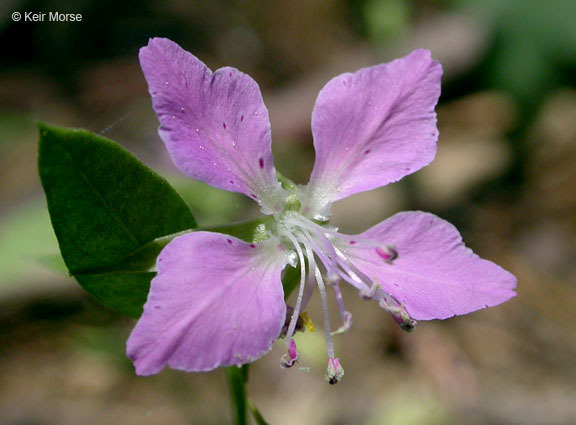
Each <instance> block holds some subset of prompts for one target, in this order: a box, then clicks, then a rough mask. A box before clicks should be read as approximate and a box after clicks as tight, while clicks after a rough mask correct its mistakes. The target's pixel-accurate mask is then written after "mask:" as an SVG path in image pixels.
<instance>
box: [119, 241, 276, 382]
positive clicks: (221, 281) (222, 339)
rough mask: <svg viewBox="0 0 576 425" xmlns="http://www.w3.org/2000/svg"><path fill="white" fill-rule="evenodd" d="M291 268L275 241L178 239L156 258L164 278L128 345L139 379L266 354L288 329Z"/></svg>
mask: <svg viewBox="0 0 576 425" xmlns="http://www.w3.org/2000/svg"><path fill="white" fill-rule="evenodd" d="M286 262H287V256H286V252H285V251H284V250H283V249H282V248H280V247H278V244H277V243H276V242H274V241H273V240H270V239H269V240H267V241H265V242H263V243H260V244H256V245H254V244H248V243H245V242H243V241H241V240H239V239H236V238H234V237H232V236H227V235H222V234H219V233H211V232H194V233H189V234H186V235H183V236H180V237H178V238H176V239H174V240H173V241H172V242H170V243H169V244H168V245H167V246H166V248H164V250H163V251H162V252H161V253H160V256H159V257H158V260H157V269H158V275H157V276H156V277H155V278H154V279H153V280H152V285H151V288H150V293H149V295H148V301H147V302H146V304H145V305H144V313H143V314H142V317H141V318H140V320H139V321H138V323H137V324H136V327H135V328H134V330H133V331H132V334H131V335H130V338H129V339H128V343H127V355H128V357H129V358H131V359H132V360H133V361H134V366H135V367H136V373H137V374H139V375H152V374H155V373H158V372H159V371H160V370H162V368H163V367H164V366H165V365H168V366H170V367H171V368H173V369H180V370H185V371H208V370H212V369H214V368H216V367H219V366H232V365H241V364H244V363H250V362H252V361H254V360H256V359H257V358H259V357H261V356H263V355H264V354H266V353H267V352H268V351H269V350H270V348H271V346H272V343H273V342H274V340H275V339H276V338H277V337H278V335H279V334H280V331H281V329H282V326H283V325H284V320H285V315H286V306H285V304H284V293H283V292H284V291H283V289H282V283H281V280H280V279H281V276H280V274H281V272H282V269H283V268H284V266H285V265H286Z"/></svg>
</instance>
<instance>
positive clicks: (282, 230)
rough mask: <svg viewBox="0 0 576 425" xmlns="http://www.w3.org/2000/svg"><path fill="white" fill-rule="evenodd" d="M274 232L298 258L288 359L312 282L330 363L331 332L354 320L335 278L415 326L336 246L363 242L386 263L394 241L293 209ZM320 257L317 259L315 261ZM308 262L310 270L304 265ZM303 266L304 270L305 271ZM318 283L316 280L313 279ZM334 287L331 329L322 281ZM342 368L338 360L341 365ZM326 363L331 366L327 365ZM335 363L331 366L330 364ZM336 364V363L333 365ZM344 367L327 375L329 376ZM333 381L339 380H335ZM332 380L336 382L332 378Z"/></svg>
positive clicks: (289, 363) (332, 356)
mask: <svg viewBox="0 0 576 425" xmlns="http://www.w3.org/2000/svg"><path fill="white" fill-rule="evenodd" d="M277 230H278V236H279V237H280V239H281V240H282V241H283V243H284V244H285V246H286V247H287V248H288V249H293V250H294V251H295V253H296V256H297V258H298V262H299V264H300V286H299V289H298V296H297V298H296V304H295V306H294V310H293V311H292V316H291V318H290V322H289V325H288V328H287V331H286V336H285V339H286V342H287V344H288V348H289V350H288V351H289V356H288V359H297V357H298V355H297V351H296V348H295V344H294V341H293V339H292V337H293V335H294V332H295V329H296V324H297V321H298V317H299V315H300V312H302V311H303V310H304V309H305V308H306V306H307V305H308V302H309V301H310V297H311V296H312V292H313V289H314V286H317V287H318V290H319V292H320V297H321V300H322V310H323V314H324V335H325V338H326V348H327V351H328V357H329V362H331V363H329V364H332V366H333V365H334V362H335V361H336V360H337V359H336V357H335V354H334V344H333V342H332V336H333V335H335V334H340V333H344V332H346V331H347V330H348V329H349V328H350V326H351V325H352V315H351V314H350V313H349V312H348V311H347V310H346V308H345V306H344V301H343V299H342V294H341V292H340V288H339V286H338V283H339V281H340V280H343V281H345V282H348V283H350V284H351V285H352V286H354V287H355V288H357V289H358V290H359V291H360V296H361V297H362V298H363V299H375V300H376V301H378V304H379V305H380V306H381V307H382V308H383V309H385V310H386V311H388V312H390V313H391V314H392V316H393V317H394V319H395V320H396V321H397V322H398V323H399V324H400V325H401V326H402V327H403V328H404V329H409V328H410V327H412V328H413V327H414V325H415V322H414V321H413V320H412V319H411V318H410V317H409V316H408V314H407V313H406V312H405V310H404V308H403V306H402V305H401V304H400V303H399V302H398V301H397V300H396V299H394V297H392V296H391V295H390V294H388V293H387V292H385V291H384V290H383V289H382V288H381V287H380V285H379V283H378V281H377V280H376V279H373V278H370V277H369V276H367V275H366V274H364V273H363V272H362V271H361V270H359V269H358V268H357V267H356V266H355V265H354V264H353V263H352V262H351V261H350V260H349V259H348V258H347V257H346V255H345V253H344V252H343V251H342V250H341V249H339V248H338V246H343V245H346V244H347V245H350V246H353V245H364V246H368V247H370V248H372V249H374V250H375V252H376V254H377V255H378V256H379V257H380V258H382V261H383V262H384V263H388V264H392V263H393V261H394V259H396V258H397V257H398V252H397V251H396V249H395V248H394V246H392V245H382V244H379V243H377V242H374V241H372V240H368V239H362V238H358V237H355V236H348V235H343V234H341V233H338V232H337V229H335V228H330V227H327V226H321V225H319V224H317V223H315V222H314V221H312V220H310V219H308V218H306V217H304V216H303V215H301V214H300V213H298V212H296V211H284V212H283V213H282V215H281V216H280V217H279V218H278V226H277ZM317 260H318V261H317ZM320 265H321V266H322V267H323V268H324V271H325V276H326V282H325V280H324V277H323V275H322V273H321V270H320ZM306 267H308V270H306ZM306 272H307V273H306ZM314 283H315V284H316V285H315V284H314ZM327 286H328V287H331V288H332V289H333V290H334V293H335V296H336V301H337V303H338V310H339V313H340V317H341V319H342V325H341V326H340V328H338V329H337V330H336V331H335V332H332V331H331V327H330V317H329V313H328V299H327V294H326V287H327ZM335 359H336V360H335ZM294 363H295V360H294V361H283V362H282V364H283V365H284V366H285V367H290V366H292V365H293V364H294ZM339 368H340V369H341V366H339ZM329 369H330V368H329ZM332 369H334V367H332ZM336 369H338V368H336ZM342 374H343V371H342V373H340V372H338V373H337V374H336V375H335V376H336V378H335V377H334V376H332V375H331V376H330V382H332V381H333V380H334V379H337V377H341V375H342ZM336 382H337V381H336ZM332 383H335V382H332Z"/></svg>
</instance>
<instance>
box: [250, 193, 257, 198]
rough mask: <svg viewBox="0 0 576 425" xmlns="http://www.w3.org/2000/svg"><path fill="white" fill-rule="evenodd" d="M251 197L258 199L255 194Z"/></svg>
mask: <svg viewBox="0 0 576 425" xmlns="http://www.w3.org/2000/svg"><path fill="white" fill-rule="evenodd" d="M250 196H251V197H253V198H254V199H258V197H257V196H256V195H255V194H253V193H251V194H250Z"/></svg>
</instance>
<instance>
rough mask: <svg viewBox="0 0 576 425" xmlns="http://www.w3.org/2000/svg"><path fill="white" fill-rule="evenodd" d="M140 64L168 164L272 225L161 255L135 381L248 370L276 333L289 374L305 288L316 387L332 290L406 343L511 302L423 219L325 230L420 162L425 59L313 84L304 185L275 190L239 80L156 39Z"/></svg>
mask: <svg viewBox="0 0 576 425" xmlns="http://www.w3.org/2000/svg"><path fill="white" fill-rule="evenodd" d="M140 62H141V65H142V69H143V71H144V75H145V77H146V80H147V81H148V85H149V90H150V94H151V96H152V102H153V106H154V109H155V111H156V114H157V115H158V118H159V120H160V129H159V134H160V137H161V138H162V139H163V140H164V142H165V144H166V147H167V149H168V151H169V153H170V155H171V157H172V159H173V161H174V163H175V164H176V166H177V167H178V168H179V169H180V170H182V172H184V173H185V174H186V175H188V176H190V177H192V178H194V179H198V180H201V181H203V182H205V183H207V184H210V185H212V186H215V187H218V188H221V189H225V190H229V191H234V192H240V193H243V194H245V195H247V196H249V197H250V198H252V199H254V200H255V201H257V202H258V204H259V205H260V207H261V209H262V211H263V213H264V214H268V215H271V216H273V217H274V225H273V226H270V227H269V230H268V232H269V233H268V238H267V239H265V240H263V241H262V242H260V243H252V244H251V243H247V242H244V241H242V240H240V239H237V238H235V237H232V236H229V235H225V234H219V233H213V232H206V231H197V232H191V233H188V234H185V235H183V236H179V237H177V238H175V239H174V240H172V241H171V242H170V243H169V244H168V245H167V246H166V247H165V248H164V250H163V251H162V252H161V253H160V255H159V257H158V259H157V272H158V273H157V276H156V277H155V278H154V279H153V280H152V284H151V288H150V293H149V296H148V300H147V302H146V305H145V306H144V313H143V314H142V317H141V318H140V320H139V321H138V323H137V325H136V327H135V329H134V331H133V332H132V334H131V336H130V338H129V340H128V348H127V353H128V356H129V357H130V358H131V359H132V360H133V361H134V365H135V367H136V372H137V373H138V374H140V375H151V374H154V373H157V372H159V371H160V370H161V369H162V368H163V367H164V366H165V365H169V366H170V367H172V368H175V369H181V370H185V371H208V370H211V369H214V368H216V367H219V366H231V365H242V364H245V363H249V362H252V361H254V360H256V359H258V358H259V357H261V356H263V355H264V354H265V353H267V352H268V351H269V350H270V348H271V346H272V344H273V342H274V341H275V340H276V339H277V338H278V337H279V336H280V335H281V333H282V334H283V335H284V338H285V339H286V342H287V344H288V353H287V355H286V356H285V357H284V358H283V359H282V364H283V365H284V366H291V365H292V364H294V362H296V361H297V360H298V352H297V350H296V345H295V343H294V340H293V338H292V337H293V335H294V332H295V329H296V325H297V321H298V318H299V317H300V315H301V313H302V312H303V311H304V309H305V308H306V306H307V304H308V301H309V300H310V297H311V295H312V292H313V289H314V287H316V286H317V287H318V290H319V293H320V297H321V299H322V306H323V313H324V332H325V337H326V345H327V351H328V358H329V361H328V368H327V373H326V379H327V380H328V381H329V382H330V383H336V382H337V381H338V380H339V379H341V377H342V375H343V373H344V371H343V369H342V366H341V365H340V362H339V360H338V358H336V356H335V354H334V347H333V344H332V335H333V334H334V333H339V332H343V331H346V330H347V329H348V328H349V327H350V325H351V323H352V316H351V314H350V313H349V312H348V311H347V310H346V309H345V307H344V304H343V300H342V296H341V293H340V289H339V286H338V284H339V282H341V281H344V282H347V283H349V284H351V285H352V286H354V287H355V288H357V289H358V291H359V292H360V295H361V296H362V297H363V298H366V299H373V300H375V301H377V302H378V304H379V305H380V306H381V307H382V308H383V309H385V310H387V311H388V312H390V313H391V314H392V317H393V318H394V319H395V320H396V321H397V322H398V323H399V324H400V325H401V326H402V327H403V328H405V329H407V330H410V329H411V328H413V327H414V325H415V323H416V320H430V319H445V318H448V317H451V316H454V315H459V314H466V313H469V312H471V311H474V310H478V309H481V308H484V307H489V306H494V305H496V304H500V303H502V302H504V301H506V300H508V299H510V298H511V297H513V296H514V295H515V293H514V291H513V289H514V288H515V286H516V279H515V277H514V276H513V275H512V274H510V273H509V272H507V271H505V270H503V269H502V268H500V267H499V266H497V265H496V264H494V263H492V262H490V261H487V260H483V259H481V258H479V257H478V256H477V255H475V254H474V253H473V252H472V251H471V250H470V249H468V248H466V247H465V246H464V244H463V243H462V239H461V237H460V234H459V233H458V231H457V230H456V228H455V227H454V226H452V225H451V224H450V223H448V222H446V221H444V220H442V219H440V218H438V217H436V216H434V215H432V214H429V213H424V212H402V213H398V214H396V215H394V216H393V217H391V218H389V219H388V220H385V221H383V222H381V223H380V224H377V225H376V226H374V227H372V228H371V229H369V230H367V231H366V232H364V233H362V234H360V235H357V236H350V235H345V234H341V233H339V232H338V231H337V229H335V228H333V227H330V226H329V225H328V219H329V217H330V206H331V204H332V202H334V201H337V200H339V199H342V198H345V197H348V196H350V195H353V194H355V193H358V192H362V191H366V190H369V189H374V188H377V187H379V186H384V185H386V184H388V183H391V182H395V181H398V180H400V179H401V178H402V177H404V176H406V175H408V174H411V173H413V172H415V171H417V170H419V169H420V168H422V167H424V166H426V165H428V164H429V163H430V162H431V161H432V160H433V159H434V156H435V153H436V141H437V139H438V130H437V128H436V114H435V112H434V107H435V106H436V103H437V101H438V97H439V96H440V79H441V75H442V68H441V66H440V64H438V63H437V62H435V61H433V60H432V59H431V57H430V52H429V51H427V50H423V49H420V50H415V51H414V52H412V53H410V54H409V55H408V56H406V57H404V58H401V59H398V60H395V61H393V62H390V63H385V64H381V65H377V66H373V67H370V68H364V69H361V70H359V71H357V72H355V73H347V74H342V75H339V76H337V77H335V78H334V79H332V80H331V81H330V82H328V84H327V85H326V86H325V87H324V88H323V89H322V91H321V92H320V94H319V96H318V99H317V100H316V104H315V106H314V111H313V113H312V133H313V136H314V148H315V150H316V161H315V164H314V169H313V171H312V176H311V178H310V182H309V183H308V184H307V185H305V186H296V185H290V184H287V185H284V187H282V185H281V184H280V183H279V182H278V179H277V175H276V171H275V168H274V164H273V161H272V151H271V136H270V122H269V118H268V111H267V109H266V107H265V106H264V103H263V100H262V95H261V93H260V90H259V88H258V85H257V83H256V82H255V81H254V80H252V78H250V77H249V76H248V75H246V74H244V73H242V72H240V71H238V70H236V69H234V68H228V67H226V68H221V69H219V70H217V71H216V72H214V73H212V72H211V71H210V69H208V68H207V67H206V65H204V63H202V62H201V61H200V60H198V59H197V58H196V57H194V56H193V55H192V54H190V53H188V52H186V51H185V50H183V49H182V48H180V47H179V46H178V45H177V44H175V43H174V42H172V41H170V40H167V39H158V38H156V39H152V40H150V42H149V44H148V46H146V47H143V48H142V49H141V51H140ZM288 264H290V265H292V266H294V267H299V268H300V272H301V274H300V286H299V290H298V294H297V298H296V301H295V306H294V308H290V309H289V310H288V311H289V314H288V317H286V313H287V307H286V304H285V301H284V293H283V287H282V281H281V278H282V272H283V270H284V268H285V267H286V266H287V265H288ZM321 270H322V271H323V272H321ZM328 288H331V289H332V290H333V291H334V292H335V296H336V300H337V302H338V306H339V312H340V316H341V318H342V321H343V324H342V326H341V327H340V328H339V329H338V330H337V331H336V332H332V331H331V329H330V320H329V318H328V307H327V295H326V291H327V289H328Z"/></svg>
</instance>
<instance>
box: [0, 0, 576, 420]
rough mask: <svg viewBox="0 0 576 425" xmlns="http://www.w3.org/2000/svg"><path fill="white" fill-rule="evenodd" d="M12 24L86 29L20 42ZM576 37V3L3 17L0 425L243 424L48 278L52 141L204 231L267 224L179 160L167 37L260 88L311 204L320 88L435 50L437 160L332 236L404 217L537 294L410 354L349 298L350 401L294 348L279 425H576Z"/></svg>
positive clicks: (315, 0) (271, 384)
mask: <svg viewBox="0 0 576 425" xmlns="http://www.w3.org/2000/svg"><path fill="white" fill-rule="evenodd" d="M14 11H20V12H22V13H23V12H27V11H32V12H50V11H57V12H62V13H80V14H82V21H81V22H68V23H66V22H61V23H55V22H36V23H33V22H24V21H20V22H14V21H13V20H12V18H11V14H12V13H13V12H14ZM574 22H576V2H574V1H571V0H547V1H539V0H507V1H501V0H484V1H474V0H444V1H441V0H420V1H408V0H334V1H331V0H322V1H321V0H276V1H273V2H272V1H265V0H228V1H225V0H211V1H185V0H176V1H161V0H139V1H112V0H67V1H65V0H29V1H27V0H3V1H2V2H1V3H0V45H1V46H2V55H1V57H0V205H1V206H0V424H2V425H4V424H7V425H8V424H10V425H53V424H54V425H94V424H98V425H99V424H105V425H107V424H111V425H112V424H123V425H130V424H138V425H144V424H146V425H147V424H150V425H156V424H158V425H166V424H169V425H181V424H186V425H196V424H207V425H210V424H225V423H229V422H230V421H231V420H230V412H229V410H228V408H227V407H226V406H227V403H228V394H227V389H226V386H225V381H224V378H223V375H222V373H221V371H215V372H211V373H203V374H186V373H182V372H175V371H169V370H166V371H164V372H162V373H161V374H159V375H157V376H154V377H149V378H139V377H136V376H135V375H134V373H133V369H132V365H131V363H130V361H129V360H128V359H126V358H125V356H124V344H125V340H126V337H127V336H128V334H129V332H130V329H131V328H132V326H133V325H134V322H133V321H132V320H129V319H126V318H123V317H121V316H120V315H119V314H117V313H115V312H113V311H110V310H107V309H106V308H105V307H102V306H100V305H99V304H98V303H97V302H95V301H94V300H93V299H91V298H90V297H89V296H88V295H87V294H85V293H84V292H83V291H82V290H81V289H80V288H79V287H78V285H77V284H76V283H75V281H73V280H72V279H69V278H66V277H65V276H63V275H60V274H58V273H56V272H53V271H51V269H50V268H49V267H48V266H46V264H43V261H44V260H43V258H45V257H44V256H45V255H47V254H53V253H56V252H57V251H58V246H57V242H56V239H55V237H54V235H53V232H52V229H51V226H50V222H49V217H48V213H47V210H46V207H45V199H44V196H43V194H42V190H41V187H40V183H39V179H38V176H37V170H36V149H37V133H36V128H35V121H37V120H39V121H45V122H48V123H51V124H56V125H62V126H74V127H84V128H87V129H89V130H91V131H93V132H96V133H99V134H102V135H105V136H107V137H110V138H112V139H114V140H116V141H117V142H119V143H120V144H122V145H123V146H125V147H126V148H127V149H129V150H130V151H131V152H133V153H134V154H135V155H137V156H138V157H139V158H140V159H141V160H143V161H144V162H145V163H146V164H148V165H149V166H150V167H152V168H153V169H155V170H157V171H158V172H159V173H160V174H162V175H163V176H165V177H166V178H168V179H169V180H170V182H171V183H173V184H174V185H175V187H177V188H178V190H179V191H180V192H181V194H182V195H183V196H184V197H185V199H186V200H187V202H188V203H189V204H190V206H191V208H192V210H193V212H194V214H195V215H196V217H197V220H198V222H199V223H200V224H201V225H206V224H214V223H223V222H227V221H230V220H237V219H242V218H247V217H254V216H256V215H257V214H258V211H257V210H256V209H255V208H254V205H253V204H252V203H251V202H250V201H248V200H247V199H244V198H243V197H242V196H240V195H235V194H229V193H224V192H222V191H218V190H215V189H211V188H209V187H207V186H205V185H202V184H200V183H195V182H193V181H191V180H189V179H186V178H183V177H182V175H179V174H178V172H177V170H176V169H175V168H174V166H173V165H172V164H171V162H170V160H169V159H168V158H167V154H166V152H165V150H164V148H163V145H162V142H161V140H160V139H159V137H158V135H157V133H156V128H157V120H156V118H155V116H154V113H153V111H152V108H151V103H150V98H149V96H148V93H147V88H146V85H145V81H144V78H143V76H142V74H141V71H140V69H139V65H138V61H137V54H138V49H139V47H141V46H143V45H145V44H146V43H147V40H148V38H149V37H152V36H165V37H169V38H171V39H173V40H174V41H176V42H178V43H179V44H180V45H181V46H182V47H184V48H185V49H187V50H189V51H191V52H193V53H194V54H195V55H197V56H198V57H200V58H201V59H202V60H203V61H204V62H206V63H207V64H208V65H209V66H210V67H211V68H213V69H214V68H218V67H220V66H225V65H230V66H234V67H237V68H239V69H241V70H242V71H244V72H247V73H249V74H250V75H252V76H253V77H254V78H255V79H256V80H257V81H258V82H259V84H260V86H261V88H262V91H263V94H264V99H265V102H266V104H267V106H268V108H269V110H270V115H271V120H272V133H273V140H274V143H273V146H274V154H275V158H276V164H277V168H278V169H279V170H281V171H282V172H283V173H284V174H285V175H287V176H289V177H291V178H292V179H294V180H295V181H296V182H298V183H306V182H307V176H308V175H309V173H310V170H311V168H312V164H313V160H314V152H313V149H312V139H311V133H310V113H311V111H312V107H313V104H314V100H315V97H316V95H317V93H318V91H319V90H320V89H321V88H322V86H323V85H324V84H325V83H326V82H327V81H328V80H329V79H330V78H331V77H333V76H335V75H337V74H339V73H342V72H346V71H354V70H357V69H358V68H360V67H364V66H369V65H374V64H377V63H381V62H386V61H389V60H392V59H394V58H396V57H399V56H403V55H405V54H407V53H409V52H410V51H411V50H412V49H414V48H417V47H425V48H428V49H431V50H432V54H433V57H434V58H435V59H437V60H439V61H440V62H441V63H442V64H443V66H444V69H445V77H444V80H443V94H442V98H441V100H440V105H439V107H438V115H439V127H440V140H439V145H438V146H439V149H438V155H437V158H436V160H435V161H434V162H433V163H432V165H430V166H428V167H426V168H425V169H423V170H421V171H419V172H418V173H416V174H414V175H412V176H409V177H407V178H405V179H404V180H402V181H401V182H399V183H396V184H393V185H390V186H389V187H384V188H381V189H378V190H374V191H371V192H368V193H363V194H360V195H356V196H354V197H352V198H350V199H348V200H344V201H341V202H339V203H337V204H336V205H335V206H334V208H333V216H334V222H335V224H336V225H337V226H339V227H340V229H341V230H342V231H344V232H359V231H363V230H364V229H366V228H367V227H369V226H371V225H374V224H376V223H377V222H379V221H380V220H382V219H384V218H386V217H388V216H390V215H391V214H393V213H395V212H397V211H401V210H410V209H421V210H425V211H431V212H433V213H435V214H437V215H439V216H441V217H443V218H444V219H447V220H449V221H451V222H452V223H454V224H455V225H456V226H457V227H458V228H459V229H460V231H461V232H462V234H463V236H464V240H465V241H466V242H467V245H468V246H470V247H472V248H473V249H474V250H475V251H476V252H477V253H478V254H480V255H481V256H483V257H485V258H488V259H491V260H493V261H495V262H497V263H498V264H500V265H502V266H503V267H505V268H507V269H508V270H510V271H512V272H513V273H514V274H516V276H517V277H518V279H519V285H518V297H516V298H515V299H513V300H512V301H510V302H508V303H506V304H504V305H502V306H499V307H495V308H491V309H488V310H484V311H478V312H475V313H473V314H470V315H468V316H465V317H457V318H453V319H450V320H446V321H443V322H439V321H437V322H421V323H420V324H419V325H418V327H417V329H416V331H415V332H414V333H412V334H404V333H402V331H400V330H399V329H398V327H397V326H396V325H395V324H394V323H393V321H392V320H390V318H389V317H388V316H387V315H386V314H385V313H384V312H383V311H381V310H380V309H378V308H377V307H376V305H373V304H363V303H362V302H361V301H360V300H359V299H358V296H357V294H355V293H354V291H348V290H347V289H348V288H343V290H344V292H345V293H344V296H345V299H346V301H347V307H348V309H349V310H350V311H352V312H353V314H354V317H355V325H354V327H353V328H352V330H351V331H350V332H349V333H348V334H347V335H345V336H342V337H340V338H337V340H336V348H337V352H338V354H339V356H340V359H341V362H342V364H343V365H344V368H345V370H346V376H345V378H344V380H343V381H342V382H341V383H339V384H338V385H336V386H335V387H331V386H329V385H328V384H326V383H325V382H324V380H323V375H324V370H325V364H326V355H325V351H324V350H325V349H324V343H323V336H322V332H318V331H316V332H314V333H305V334H301V335H299V336H298V339H297V342H298V344H299V347H300V351H301V363H300V366H301V367H302V369H301V370H299V369H298V368H293V369H291V370H282V369H280V367H279V361H280V357H281V356H282V354H283V353H284V348H283V346H282V345H281V344H278V347H275V348H274V350H273V351H272V352H271V353H270V354H269V355H267V356H266V357H265V358H264V359H262V360H261V361H258V362H257V363H256V364H254V365H253V366H252V368H251V377H250V383H249V392H250V394H251V397H252V398H253V400H254V402H255V403H256V405H257V406H258V407H259V408H260V410H261V412H262V414H263V415H264V417H265V418H266V419H267V420H268V421H269V422H270V423H271V424H272V425H283V424H306V425H316V424H318V425H320V424H328V425H347V424H354V425H392V424H394V425H451V424H470V425H475V424H493V425H513V424H514V425H515V424H518V425H520V424H522V425H532V424H534V425H536V424H541V425H574V424H576V403H574V400H576V326H575V325H576V262H575V261H574V259H575V248H576V238H575V234H576V193H575V187H576V25H574ZM200 200H202V202H200ZM315 301H316V304H314V303H313V305H312V306H311V307H310V309H309V313H310V315H311V317H312V319H313V320H315V321H316V322H319V321H321V310H320V308H319V305H318V303H317V302H318V300H315ZM368 306H369V307H368Z"/></svg>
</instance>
